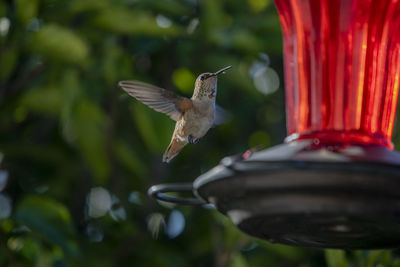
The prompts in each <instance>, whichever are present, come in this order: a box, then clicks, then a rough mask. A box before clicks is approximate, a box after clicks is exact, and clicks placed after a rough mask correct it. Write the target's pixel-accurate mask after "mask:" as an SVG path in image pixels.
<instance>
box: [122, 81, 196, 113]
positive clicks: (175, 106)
mask: <svg viewBox="0 0 400 267" xmlns="http://www.w3.org/2000/svg"><path fill="white" fill-rule="evenodd" d="M118 85H119V86H120V87H121V88H122V89H124V90H125V91H126V92H127V93H128V94H130V95H131V96H133V97H134V98H136V99H137V100H139V101H141V102H142V103H143V104H146V105H147V106H149V107H151V108H152V109H154V110H156V111H158V112H162V113H164V114H167V115H168V116H169V117H170V118H171V119H173V120H175V121H178V120H179V119H180V118H181V117H182V115H183V114H184V113H185V111H186V110H188V109H190V108H191V107H192V106H193V103H192V100H190V99H189V98H187V97H183V96H179V95H177V94H175V93H173V92H171V91H168V90H165V89H163V88H160V87H157V86H154V85H151V84H148V83H144V82H139V81H121V82H119V83H118Z"/></svg>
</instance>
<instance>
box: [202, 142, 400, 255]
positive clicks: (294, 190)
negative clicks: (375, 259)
mask: <svg viewBox="0 0 400 267" xmlns="http://www.w3.org/2000/svg"><path fill="white" fill-rule="evenodd" d="M310 146H312V144H310V142H308V141H298V142H296V144H293V143H290V144H284V145H280V146H278V147H274V148H271V149H268V150H264V151H260V152H256V153H254V154H253V155H251V156H250V157H249V158H248V159H245V160H240V159H239V160H238V159H237V158H236V159H234V158H226V159H224V160H223V161H222V162H221V164H220V165H218V166H217V167H215V168H214V169H212V170H210V171H209V172H207V173H205V174H204V175H202V176H200V177H199V178H197V179H196V181H195V182H194V190H195V193H196V194H197V195H198V197H200V198H202V199H203V200H205V201H207V202H210V203H213V204H214V205H215V207H216V208H217V209H218V210H219V211H220V212H222V213H223V214H225V215H227V216H229V217H230V218H231V219H232V221H233V222H234V223H235V224H236V225H237V226H238V228H239V229H241V230H242V231H243V232H245V233H247V234H249V235H252V236H255V237H258V238H261V239H265V240H267V241H270V242H276V243H283V244H289V245H296V246H304V247H316V248H341V249H380V248H393V247H398V246H400V190H399V188H400V156H399V153H398V152H395V151H390V150H388V149H386V148H383V147H359V146H357V147H346V148H338V147H336V148H335V149H333V148H330V149H327V148H319V149H315V148H313V149H310ZM346 151H347V152H346ZM371 151H372V152H371ZM371 153H372V154H371ZM273 159H275V160H273Z"/></svg>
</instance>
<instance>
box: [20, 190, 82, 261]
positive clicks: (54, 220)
mask: <svg viewBox="0 0 400 267" xmlns="http://www.w3.org/2000/svg"><path fill="white" fill-rule="evenodd" d="M14 218H15V220H17V222H19V223H21V224H23V225H26V226H27V227H28V228H29V229H31V230H32V231H33V232H36V233H39V234H41V235H42V236H43V237H44V238H45V239H47V240H48V241H50V242H51V243H53V244H56V245H58V246H60V247H61V248H62V249H63V250H64V252H65V253H67V254H69V255H72V256H77V255H78V250H77V244H76V243H74V242H73V241H72V238H73V237H74V235H75V231H74V229H73V226H72V221H71V216H70V214H69V211H68V210H67V208H66V207H65V206H64V205H62V204H60V203H58V202H56V201H54V200H53V199H50V198H46V197H43V196H32V195H31V196H26V197H25V198H24V199H23V200H22V201H21V202H20V203H18V205H17V207H16V210H15V215H14Z"/></svg>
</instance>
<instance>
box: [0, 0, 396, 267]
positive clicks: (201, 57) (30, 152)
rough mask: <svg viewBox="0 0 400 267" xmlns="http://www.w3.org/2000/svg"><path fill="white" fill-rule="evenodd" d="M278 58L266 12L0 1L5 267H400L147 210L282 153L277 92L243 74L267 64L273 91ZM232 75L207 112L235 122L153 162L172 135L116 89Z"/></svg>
mask: <svg viewBox="0 0 400 267" xmlns="http://www.w3.org/2000/svg"><path fill="white" fill-rule="evenodd" d="M281 46H282V44H281V35H280V26H279V20H278V17H277V14H276V11H275V9H274V6H273V4H272V1H271V0H230V1H228V0H218V1H217V0H202V1H200V0H199V1H197V0H165V1H159V0H142V1H141V0H135V1H132V0H6V1H1V2H0V59H1V64H0V160H1V172H2V173H1V177H3V178H4V177H6V180H5V181H6V182H7V184H6V186H5V188H3V186H0V190H2V191H1V194H0V195H1V196H2V198H4V199H8V200H9V202H7V201H6V202H7V203H8V204H9V206H7V207H8V208H11V212H8V213H7V212H6V211H7V210H6V209H5V208H7V207H4V205H5V204H3V203H2V205H3V206H2V212H0V216H1V219H0V266H40V267H45V266H174V267H175V266H232V267H244V266H329V267H341V266H400V261H399V258H398V257H397V254H396V252H391V251H374V252H368V251H355V252H345V251H340V250H327V251H322V250H311V249H302V248H294V247H288V246H283V245H273V244H269V243H266V242H262V241H258V240H255V239H252V238H250V237H248V236H245V235H244V234H242V233H240V232H239V231H238V230H236V228H235V227H234V226H233V225H232V223H231V222H230V221H229V220H228V219H227V218H225V217H223V216H222V215H219V214H218V213H217V212H216V211H213V210H208V209H202V208H190V207H178V206H174V205H167V204H163V203H156V202H155V201H153V200H151V199H149V198H148V197H147V196H146V194H145V192H146V190H147V188H148V187H149V186H150V185H152V184H155V183H161V182H174V181H175V182H176V181H181V182H182V181H192V180H193V179H195V178H196V177H197V176H199V175H200V174H201V173H203V172H205V171H207V170H208V169H209V168H211V167H212V166H214V165H216V164H217V163H218V161H219V160H220V159H221V158H222V157H224V156H226V155H230V154H236V153H239V152H243V151H244V150H246V149H247V148H248V147H252V146H255V145H259V144H264V145H265V146H271V145H274V144H278V143H280V142H282V140H283V138H284V136H285V126H284V106H283V103H284V99H283V90H282V87H281V88H280V89H279V90H278V91H277V92H274V93H272V94H269V95H265V94H262V93H261V92H259V91H257V90H256V88H255V87H254V83H253V79H252V76H251V75H250V74H249V69H250V68H251V66H252V64H254V62H257V61H258V62H259V61H260V53H266V54H268V55H269V57H270V61H271V62H270V67H272V68H274V69H276V70H277V71H278V73H279V76H280V77H283V75H282V71H281V70H282V59H281ZM227 65H233V68H232V70H229V72H227V74H226V75H223V76H221V78H220V80H219V91H218V97H217V100H218V103H219V104H220V105H221V106H222V107H224V108H225V109H227V110H229V111H230V112H231V114H232V118H233V119H232V120H231V121H230V122H229V123H227V124H225V125H221V126H219V127H217V128H213V129H211V130H210V132H209V133H208V134H207V136H206V137H205V138H203V140H202V141H201V142H200V144H198V145H190V146H187V147H186V148H185V149H184V150H183V151H182V153H181V154H180V155H179V156H178V157H177V158H176V159H175V160H174V161H173V162H172V163H171V164H169V165H166V164H163V163H161V155H162V153H163V151H164V149H165V148H166V147H167V145H168V143H169V138H170V136H171V134H172V131H173V127H174V123H173V122H172V121H171V120H170V119H169V118H168V117H167V116H165V115H163V114H160V113H157V112H155V111H153V110H150V109H149V108H147V107H146V106H144V105H143V104H141V103H139V102H138V101H136V100H134V99H132V98H130V97H129V96H128V95H127V94H125V93H124V92H123V91H122V90H120V89H119V88H118V87H117V82H118V81H119V80H126V79H138V80H143V81H147V82H151V83H153V84H156V85H159V86H162V87H165V88H168V89H170V90H178V91H179V93H181V94H184V95H187V96H189V95H190V94H191V91H192V86H193V82H194V79H195V78H196V76H197V75H198V74H200V73H202V72H208V71H216V70H218V69H220V68H221V67H224V66H227ZM281 84H282V78H281ZM398 139H399V138H397V137H396V139H395V142H398V141H396V140H398ZM199 155H201V156H199ZM203 155H207V156H206V157H205V156H203ZM3 178H2V179H3ZM2 179H0V180H2ZM3 180H4V179H3ZM3 180H2V181H3ZM0 184H1V183H0ZM93 188H97V189H98V188H102V189H101V190H94V189H93ZM103 189H104V190H103ZM6 202H4V203H6ZM7 203H6V204H7ZM182 218H183V219H182Z"/></svg>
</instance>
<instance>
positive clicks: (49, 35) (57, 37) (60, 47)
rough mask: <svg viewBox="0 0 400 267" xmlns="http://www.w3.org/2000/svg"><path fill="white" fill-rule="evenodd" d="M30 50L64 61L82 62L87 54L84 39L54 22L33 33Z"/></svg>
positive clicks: (87, 50)
mask: <svg viewBox="0 0 400 267" xmlns="http://www.w3.org/2000/svg"><path fill="white" fill-rule="evenodd" d="M31 49H32V51H34V52H36V53H39V54H41V55H43V56H44V57H46V58H48V59H50V60H54V61H58V62H66V63H81V64H82V63H84V62H85V61H86V60H87V57H88V54H89V48H88V46H87V44H86V43H85V41H83V39H82V38H80V37H79V36H78V35H77V34H76V33H74V32H73V31H71V30H69V29H67V28H64V27H61V26H59V25H56V24H49V25H45V26H43V27H42V28H41V29H40V30H39V31H38V32H37V33H35V34H34V35H33V39H32V44H31Z"/></svg>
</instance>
